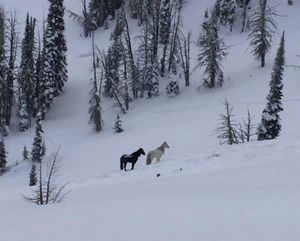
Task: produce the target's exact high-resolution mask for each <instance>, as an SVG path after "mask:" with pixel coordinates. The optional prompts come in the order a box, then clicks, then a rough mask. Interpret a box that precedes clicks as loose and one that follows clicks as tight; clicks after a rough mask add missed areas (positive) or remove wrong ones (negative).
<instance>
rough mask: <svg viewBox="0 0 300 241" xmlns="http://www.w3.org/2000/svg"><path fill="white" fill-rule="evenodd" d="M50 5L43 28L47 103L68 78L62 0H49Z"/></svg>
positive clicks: (59, 91) (57, 93) (59, 90)
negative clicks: (44, 27)
mask: <svg viewBox="0 0 300 241" xmlns="http://www.w3.org/2000/svg"><path fill="white" fill-rule="evenodd" d="M49 2H50V7H49V13H48V17H47V26H46V30H45V43H44V44H45V76H44V77H45V81H46V86H47V93H48V94H47V99H48V101H47V102H48V103H49V105H50V104H51V102H52V101H53V98H54V97H55V96H58V95H59V94H60V93H61V92H62V91H63V87H64V84H65V82H66V81H67V79H68V71H67V59H66V52H67V45H66V40H65V36H64V31H65V23H64V10H65V7H64V1H63V0H49Z"/></svg>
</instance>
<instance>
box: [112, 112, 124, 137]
mask: <svg viewBox="0 0 300 241" xmlns="http://www.w3.org/2000/svg"><path fill="white" fill-rule="evenodd" d="M122 123H123V121H122V120H121V118H120V116H119V115H117V118H116V119H115V124H114V130H115V132H116V133H121V132H123V131H124V129H123V128H122Z"/></svg>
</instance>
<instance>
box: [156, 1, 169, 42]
mask: <svg viewBox="0 0 300 241" xmlns="http://www.w3.org/2000/svg"><path fill="white" fill-rule="evenodd" d="M171 12H172V8H171V0H162V1H161V10H160V19H159V21H160V28H159V36H160V43H161V44H163V45H167V44H168V42H169V38H170V31H171V20H172V19H171Z"/></svg>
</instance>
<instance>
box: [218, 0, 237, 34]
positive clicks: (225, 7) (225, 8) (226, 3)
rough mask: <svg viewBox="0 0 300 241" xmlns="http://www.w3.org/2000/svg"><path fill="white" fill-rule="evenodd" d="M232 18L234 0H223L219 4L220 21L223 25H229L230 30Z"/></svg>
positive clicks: (233, 16)
mask: <svg viewBox="0 0 300 241" xmlns="http://www.w3.org/2000/svg"><path fill="white" fill-rule="evenodd" d="M234 18H235V1H234V0H223V1H222V2H221V6H220V23H221V24H223V25H229V28H230V31H232V27H233V22H234Z"/></svg>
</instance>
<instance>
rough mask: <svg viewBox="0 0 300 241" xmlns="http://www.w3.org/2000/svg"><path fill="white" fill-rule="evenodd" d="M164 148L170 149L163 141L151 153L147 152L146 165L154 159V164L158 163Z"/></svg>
mask: <svg viewBox="0 0 300 241" xmlns="http://www.w3.org/2000/svg"><path fill="white" fill-rule="evenodd" d="M165 148H170V147H169V145H168V143H167V142H166V141H165V142H164V143H163V144H161V146H160V147H158V148H156V149H155V150H153V151H149V152H148V155H147V159H146V164H147V165H150V164H151V162H152V160H153V158H156V162H159V161H160V158H161V156H162V155H163V154H164V153H165Z"/></svg>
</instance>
